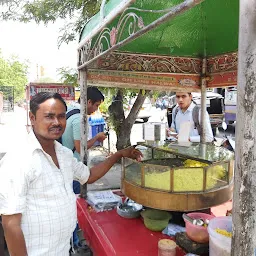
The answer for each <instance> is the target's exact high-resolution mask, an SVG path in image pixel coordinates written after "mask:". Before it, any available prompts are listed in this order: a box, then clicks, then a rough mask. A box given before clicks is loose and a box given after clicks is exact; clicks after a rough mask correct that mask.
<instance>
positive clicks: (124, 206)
mask: <svg viewBox="0 0 256 256" xmlns="http://www.w3.org/2000/svg"><path fill="white" fill-rule="evenodd" d="M142 208H143V206H142V205H141V204H137V203H135V202H133V201H128V202H124V203H121V204H118V205H117V208H116V211H117V214H118V215H120V216H121V217H124V218H127V219H133V218H138V217H140V211H141V210H142Z"/></svg>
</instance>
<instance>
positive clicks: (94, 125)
mask: <svg viewBox="0 0 256 256" xmlns="http://www.w3.org/2000/svg"><path fill="white" fill-rule="evenodd" d="M88 123H89V125H90V129H89V132H90V136H89V137H90V138H93V137H95V136H96V135H97V134H98V133H99V132H104V129H105V120H104V118H103V117H102V116H101V115H98V114H97V115H91V116H90V117H89V119H88ZM93 145H94V146H102V142H99V141H96V142H95V143H94V144H93Z"/></svg>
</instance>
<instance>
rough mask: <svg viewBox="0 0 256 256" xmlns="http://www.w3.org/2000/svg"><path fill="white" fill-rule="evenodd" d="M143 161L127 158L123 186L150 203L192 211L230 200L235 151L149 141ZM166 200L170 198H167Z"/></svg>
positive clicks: (127, 192)
mask: <svg viewBox="0 0 256 256" xmlns="http://www.w3.org/2000/svg"><path fill="white" fill-rule="evenodd" d="M138 149H140V150H141V151H142V153H143V156H144V157H143V161H142V162H136V161H134V160H131V159H128V158H124V159H123V161H122V190H123V193H124V194H125V195H127V196H128V197H130V198H131V199H133V200H135V201H136V202H138V203H140V204H143V205H145V206H148V207H152V208H158V209H164V210H176V211H191V210H199V209H204V208H209V207H212V206H214V205H218V204H220V203H223V202H225V201H228V200H229V199H230V198H231V196H232V190H233V161H234V160H233V159H234V154H233V153H232V152H231V151H229V150H227V149H225V148H222V147H216V146H214V145H213V144H200V143H197V144H191V145H189V146H180V145H179V144H177V143H168V142H159V141H158V142H152V141H150V142H145V143H140V144H139V146H138ZM163 200H166V201H165V202H164V201H163Z"/></svg>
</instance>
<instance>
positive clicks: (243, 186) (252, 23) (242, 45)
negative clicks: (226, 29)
mask: <svg viewBox="0 0 256 256" xmlns="http://www.w3.org/2000/svg"><path fill="white" fill-rule="evenodd" d="M255 46H256V0H244V1H240V25H239V50H238V83H237V118H236V120H237V122H236V157H235V188H234V197H233V211H232V216H233V238H232V252H231V255H232V256H238V255H239V256H242V255H243V256H252V255H256V254H255V253H256V222H255V221H256V141H255V140H256V137H255V135H256V107H255V102H256V47H255Z"/></svg>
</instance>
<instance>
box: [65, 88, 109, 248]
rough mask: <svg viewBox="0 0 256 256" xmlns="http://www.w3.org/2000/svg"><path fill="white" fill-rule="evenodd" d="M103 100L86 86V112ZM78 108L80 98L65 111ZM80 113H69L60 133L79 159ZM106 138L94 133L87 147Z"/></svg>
mask: <svg viewBox="0 0 256 256" xmlns="http://www.w3.org/2000/svg"><path fill="white" fill-rule="evenodd" d="M103 101H104V96H103V94H102V93H101V92H100V91H99V90H98V88H96V87H88V88H87V114H88V115H90V114H92V113H94V112H95V111H96V110H97V109H98V108H99V106H100V104H101V103H102V102H103ZM74 109H80V98H79V99H78V103H75V104H72V105H70V106H69V107H68V109H67V113H68V112H70V111H72V110H74ZM80 126H81V115H80V113H76V114H73V115H71V116H70V117H69V118H68V119H67V124H66V129H65V132H64V133H63V135H62V145H63V146H65V147H67V148H69V149H71V150H73V152H74V157H75V158H76V159H77V160H79V161H80V138H81V128H80ZM105 139H106V135H105V134H104V132H100V133H98V134H96V135H95V136H94V137H93V138H92V139H90V140H88V141H87V148H88V149H89V148H91V147H92V146H93V145H94V143H95V142H96V141H98V142H102V141H103V140H105ZM73 191H74V193H75V194H80V183H79V182H78V181H73ZM77 230H78V227H77V228H76V229H75V231H74V234H73V242H74V245H75V247H79V246H80V244H79V238H78V235H77Z"/></svg>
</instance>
